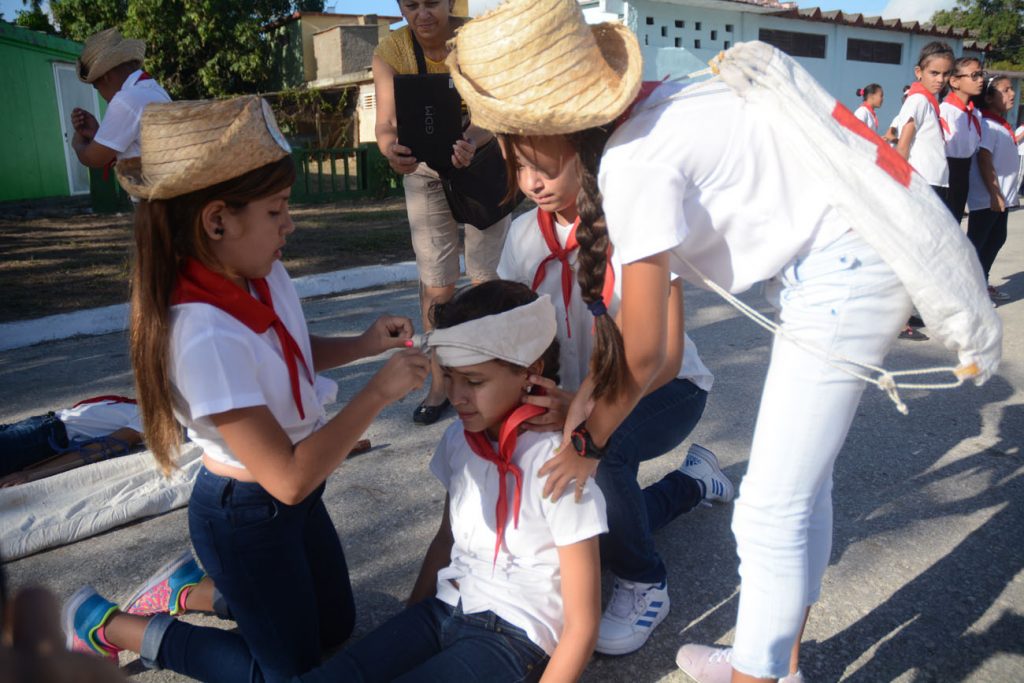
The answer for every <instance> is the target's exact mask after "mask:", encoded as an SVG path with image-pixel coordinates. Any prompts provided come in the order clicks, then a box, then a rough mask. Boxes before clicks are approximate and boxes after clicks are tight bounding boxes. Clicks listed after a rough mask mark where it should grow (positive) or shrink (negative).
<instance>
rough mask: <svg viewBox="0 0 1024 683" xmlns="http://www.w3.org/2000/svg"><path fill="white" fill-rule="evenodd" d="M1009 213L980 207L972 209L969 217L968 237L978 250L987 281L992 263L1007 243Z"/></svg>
mask: <svg viewBox="0 0 1024 683" xmlns="http://www.w3.org/2000/svg"><path fill="white" fill-rule="evenodd" d="M1009 215H1010V214H1009V212H1007V211H999V212H997V211H993V210H992V209H979V210H977V211H971V213H970V215H968V217H967V239H969V240H970V241H971V244H973V245H974V249H975V251H977V252H978V261H980V262H981V270H982V272H984V273H985V280H986V282H987V281H988V274H989V271H990V270H992V264H993V263H995V262H996V255H997V254H998V253H999V250H1000V249H1002V248H1003V245H1004V244H1006V224H1007V221H1008V220H1009Z"/></svg>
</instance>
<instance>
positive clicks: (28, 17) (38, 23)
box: [14, 7, 57, 34]
mask: <svg viewBox="0 0 1024 683" xmlns="http://www.w3.org/2000/svg"><path fill="white" fill-rule="evenodd" d="M14 23H15V24H17V25H18V26H21V27H22V28H27V29H31V30H33V31H42V32H43V33H51V34H56V33H57V29H55V28H54V27H53V24H51V23H50V17H49V16H47V14H46V12H44V11H43V10H42V9H40V8H39V7H33V8H32V9H29V10H23V11H20V12H18V17H17V19H15V20H14Z"/></svg>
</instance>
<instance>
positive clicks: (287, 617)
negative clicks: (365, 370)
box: [65, 97, 428, 683]
mask: <svg viewBox="0 0 1024 683" xmlns="http://www.w3.org/2000/svg"><path fill="white" fill-rule="evenodd" d="M117 172H118V176H119V178H120V180H121V182H122V184H123V185H124V187H125V188H126V189H128V191H130V192H131V193H132V194H134V195H135V196H138V197H140V198H141V199H142V201H141V203H140V205H139V207H138V210H137V211H136V213H135V244H136V253H135V264H134V269H133V275H132V318H131V357H132V365H133V368H134V371H135V378H136V386H137V388H138V400H139V406H140V408H141V412H142V416H143V424H144V425H145V427H146V437H147V438H146V440H147V443H148V445H149V447H150V448H151V450H152V451H153V453H154V454H155V456H156V459H157V461H158V463H159V464H160V466H161V467H162V468H163V469H164V470H169V469H170V468H171V467H173V460H172V455H173V453H174V451H175V449H176V446H177V444H178V443H179V441H180V437H181V433H180V430H181V426H184V427H185V428H186V429H187V430H188V434H189V437H190V438H191V439H192V441H194V442H195V443H198V444H201V445H202V446H203V448H204V455H203V464H204V467H203V469H202V470H200V473H199V474H198V476H197V479H196V483H195V487H194V488H193V491H192V496H191V499H190V501H189V531H190V534H191V538H192V544H193V547H194V548H195V550H196V554H197V555H198V557H199V560H200V561H201V562H202V564H203V567H204V568H205V570H206V573H207V574H208V576H207V577H205V578H204V577H203V575H202V572H200V571H199V569H198V567H197V566H196V564H195V562H194V561H193V560H191V556H190V555H189V554H186V555H185V556H184V558H179V560H176V561H174V562H172V563H171V564H170V565H168V567H166V568H165V570H164V571H163V572H162V574H161V575H160V576H158V577H156V578H157V580H154V581H153V582H152V585H150V586H149V588H148V589H147V590H146V591H144V593H145V594H144V595H137V596H136V598H133V600H132V604H131V605H130V606H129V608H128V609H127V610H126V611H124V612H122V611H120V610H119V609H118V608H117V606H116V605H114V604H113V603H112V602H110V601H108V600H106V599H105V598H103V597H101V596H100V595H99V594H97V593H96V591H95V590H93V589H92V588H91V587H88V586H87V587H85V588H83V589H82V590H80V591H79V592H78V593H77V594H76V595H75V596H74V597H73V598H72V599H71V600H70V601H69V602H68V604H67V605H66V607H65V632H66V633H67V634H68V638H69V645H70V646H71V647H72V649H76V650H84V651H92V652H95V653H97V654H101V655H104V656H106V657H108V658H112V659H115V660H116V658H117V653H118V652H119V651H120V650H122V649H129V650H133V651H136V652H139V653H140V655H141V657H142V659H143V661H144V662H146V663H147V664H148V665H149V666H154V667H161V668H168V669H172V670H174V671H177V672H179V673H182V674H185V675H187V676H190V677H192V678H196V679H199V680H204V681H216V682H218V683H220V682H224V681H249V680H250V676H252V675H253V673H254V672H255V673H261V672H262V675H263V677H264V678H266V679H270V680H279V679H287V678H290V677H292V676H295V675H297V674H300V673H302V672H303V671H306V670H308V669H311V668H312V667H314V666H316V665H317V664H318V663H319V662H320V655H321V652H322V649H323V648H326V647H334V646H337V645H338V644H340V643H341V642H343V641H344V640H345V639H346V638H348V636H349V634H350V633H351V632H352V627H353V624H354V621H355V614H354V602H353V599H352V589H351V586H350V584H349V579H348V568H347V566H346V562H345V555H344V553H343V551H342V547H341V543H340V542H339V540H338V536H337V532H336V531H335V528H334V525H333V523H332V522H331V520H330V517H329V516H328V514H327V510H326V508H325V507H324V503H323V501H322V500H321V495H322V492H323V490H324V482H325V480H326V478H327V477H328V476H329V475H330V474H331V472H333V471H334V470H335V469H336V468H337V467H338V465H339V464H341V462H342V461H344V459H345V457H346V456H347V455H348V453H349V450H350V449H351V448H352V446H353V445H354V444H355V443H356V440H357V439H358V438H359V436H360V435H361V434H362V432H363V431H364V430H365V429H366V427H367V426H369V424H370V423H371V422H372V421H373V419H374V417H375V416H376V415H377V413H378V412H380V410H381V409H382V408H383V407H384V406H385V405H387V404H388V403H390V402H392V401H394V400H396V399H398V398H400V397H402V396H404V395H405V394H406V393H407V392H409V391H410V390H412V389H414V388H416V387H418V386H420V385H421V384H422V382H423V380H424V379H425V377H426V374H427V371H428V362H427V359H426V357H425V356H424V355H423V354H422V353H421V352H419V351H418V350H415V349H408V348H407V349H403V350H401V351H399V352H398V353H397V354H395V355H394V356H392V357H391V358H390V359H389V360H388V362H387V363H386V364H385V365H384V367H383V368H381V370H380V371H378V372H377V374H376V375H374V377H373V378H372V379H371V380H370V381H369V382H368V383H367V385H366V386H365V387H364V388H363V389H362V391H360V392H359V393H358V394H357V395H356V396H355V397H354V398H353V399H352V400H351V401H350V402H349V403H348V404H347V405H346V406H345V408H343V409H342V410H341V412H340V413H338V414H337V415H336V416H334V417H333V418H331V419H330V420H328V419H327V417H326V414H325V412H324V409H323V400H324V397H325V396H326V395H328V394H330V393H332V392H333V391H336V390H337V387H336V386H335V385H334V383H333V382H331V381H330V380H327V379H325V378H322V377H319V376H318V375H316V372H318V371H320V370H323V369H327V368H331V367H336V366H339V365H343V364H345V363H349V362H351V361H354V360H357V359H359V358H365V357H369V356H374V355H376V354H378V353H381V352H383V351H385V350H388V349H392V348H397V347H402V346H407V345H408V343H407V341H408V339H409V338H410V336H411V334H412V324H411V323H410V321H409V320H408V319H406V318H399V317H389V316H385V317H382V318H380V319H379V320H377V321H376V322H375V323H374V324H373V325H372V326H371V327H370V328H369V329H368V330H367V331H366V332H365V333H363V334H362V335H361V336H358V337H352V338H341V337H314V336H311V335H310V334H309V332H308V331H307V328H306V322H305V320H304V318H303V315H302V308H301V306H300V303H299V299H298V296H297V294H296V292H295V288H294V286H293V284H292V282H291V280H290V279H289V277H288V274H287V272H285V270H284V267H283V266H282V265H281V263H280V258H281V250H282V249H283V247H284V246H285V242H286V241H287V236H288V235H289V234H291V233H292V232H293V231H294V229H295V226H294V224H293V223H292V221H291V219H290V218H289V216H288V196H289V194H290V191H291V185H292V182H293V181H294V178H295V168H294V164H293V161H292V158H291V156H290V154H289V147H288V143H287V142H286V141H285V140H284V138H283V137H282V135H281V133H280V131H279V130H278V128H277V124H276V123H275V121H274V117H273V114H272V113H271V111H270V108H269V106H268V105H267V104H266V102H264V101H263V100H262V99H260V98H257V97H244V98H238V99H233V100H226V101H220V102H178V103H169V104H160V105H153V106H151V107H148V108H147V109H146V112H145V113H144V114H143V118H142V157H141V159H135V160H131V161H130V162H121V163H120V164H119V165H118V167H117ZM185 610H205V611H211V610H215V611H216V612H217V613H218V614H219V615H220V616H224V617H227V618H231V619H234V620H235V622H236V623H237V624H238V632H237V633H229V632H226V631H223V630H220V629H211V628H199V627H195V626H192V625H190V624H186V623H183V622H179V621H177V620H175V619H174V618H173V616H172V615H177V614H180V613H181V612H182V611H185ZM143 615H147V616H143Z"/></svg>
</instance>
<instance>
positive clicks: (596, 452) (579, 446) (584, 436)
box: [569, 420, 608, 460]
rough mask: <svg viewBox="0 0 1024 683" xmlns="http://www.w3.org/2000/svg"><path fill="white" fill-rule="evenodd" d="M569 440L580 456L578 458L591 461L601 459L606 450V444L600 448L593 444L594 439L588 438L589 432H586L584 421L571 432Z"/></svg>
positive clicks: (585, 422)
mask: <svg viewBox="0 0 1024 683" xmlns="http://www.w3.org/2000/svg"><path fill="white" fill-rule="evenodd" d="M569 440H570V441H571V442H572V447H573V448H575V449H576V452H577V453H579V454H580V457H583V458H590V459H591V460H600V459H601V458H603V457H604V454H605V449H607V448H608V444H605V446H604V448H601V447H600V446H598V445H597V444H596V443H594V437H592V436H590V432H589V431H587V421H586V420H584V421H583V422H580V423H579V425H578V426H577V427H576V429H574V430H572V436H571V437H569Z"/></svg>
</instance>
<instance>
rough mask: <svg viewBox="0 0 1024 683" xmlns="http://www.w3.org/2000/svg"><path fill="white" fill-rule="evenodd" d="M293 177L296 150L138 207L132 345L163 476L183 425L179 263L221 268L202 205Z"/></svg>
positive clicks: (259, 193) (240, 203)
mask: <svg viewBox="0 0 1024 683" xmlns="http://www.w3.org/2000/svg"><path fill="white" fill-rule="evenodd" d="M294 181H295V164H294V162H293V161H292V158H291V157H290V156H287V157H284V158H283V159H281V160H280V161H276V162H274V163H272V164H268V165H266V166H263V167H261V168H257V169H255V170H253V171H250V172H248V173H246V174H245V175H242V176H239V177H238V178H232V179H231V180H228V181H225V182H223V183H220V184H218V185H214V186H212V187H207V188H204V189H202V190H197V191H196V192H192V193H189V194H186V195H182V196H180V197H174V198H173V199H168V200H154V201H146V200H142V201H141V202H139V205H138V206H137V207H136V210H135V253H134V262H133V266H132V287H131V289H132V291H131V324H130V334H129V339H130V344H131V360H132V369H133V370H134V372H135V391H136V392H137V397H138V401H139V411H140V413H141V414H142V425H143V432H144V434H145V439H146V445H147V446H148V447H149V449H150V450H151V451H152V452H153V456H154V457H155V458H156V461H157V463H158V464H159V465H160V467H161V469H162V470H163V471H164V473H165V474H168V473H170V471H171V469H173V467H174V462H173V456H174V454H175V453H176V451H177V449H178V447H179V446H180V445H181V426H180V425H179V424H178V421H177V419H176V418H175V416H174V403H173V390H172V387H171V379H170V367H169V363H170V320H169V317H170V307H171V296H172V294H173V292H174V287H175V283H176V281H177V277H178V269H179V268H180V266H181V264H182V263H183V262H184V261H185V260H186V259H187V258H189V257H192V258H195V259H197V260H199V261H200V262H201V263H203V264H205V265H206V266H208V267H210V268H212V269H214V270H221V269H222V267H221V266H220V264H219V263H218V262H217V259H216V257H214V255H213V252H212V251H211V249H210V243H209V240H208V238H207V237H206V233H205V232H204V231H203V225H202V219H201V217H200V216H201V211H202V209H203V207H205V206H206V205H207V204H209V203H210V202H212V201H215V200H221V201H223V202H225V203H226V204H227V205H228V207H229V208H230V209H232V210H235V211H237V210H240V209H242V208H244V207H245V205H246V204H248V203H249V202H251V201H253V200H255V199H260V198H262V197H266V196H269V195H271V194H274V193H275V192H279V191H281V190H282V189H284V188H286V187H289V186H291V185H292V183H293V182H294Z"/></svg>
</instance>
